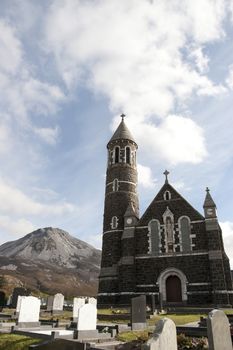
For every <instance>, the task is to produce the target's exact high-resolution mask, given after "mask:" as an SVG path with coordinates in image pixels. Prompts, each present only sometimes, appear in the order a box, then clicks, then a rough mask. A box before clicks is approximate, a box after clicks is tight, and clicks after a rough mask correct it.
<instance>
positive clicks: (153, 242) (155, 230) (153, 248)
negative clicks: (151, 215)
mask: <svg viewBox="0 0 233 350" xmlns="http://www.w3.org/2000/svg"><path fill="white" fill-rule="evenodd" d="M159 228H160V224H159V221H158V220H155V219H152V220H151V221H150V222H149V224H148V231H149V253H151V254H153V255H158V254H159V249H160V247H159V245H160V234H159Z"/></svg>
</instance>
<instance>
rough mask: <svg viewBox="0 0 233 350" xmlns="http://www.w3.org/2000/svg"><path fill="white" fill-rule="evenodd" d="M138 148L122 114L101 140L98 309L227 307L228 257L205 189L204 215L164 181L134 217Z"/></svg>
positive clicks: (232, 300)
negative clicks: (139, 299) (142, 301)
mask: <svg viewBox="0 0 233 350" xmlns="http://www.w3.org/2000/svg"><path fill="white" fill-rule="evenodd" d="M137 148H138V146H137V144H136V142H135V140H134V138H133V136H132V135H131V133H130V131H129V129H128V128H127V126H126V124H125V121H124V117H123V116H122V121H121V123H120V125H119V126H118V128H117V130H116V131H115V133H114V134H113V136H112V138H111V139H110V141H109V142H108V145H107V150H108V165H107V176H106V189H105V206H104V224H103V244H102V261H101V271H100V276H99V291H98V304H99V305H123V304H125V305H127V304H130V299H131V298H132V297H134V296H138V295H142V294H144V295H146V296H147V300H148V302H149V301H150V300H151V296H154V297H153V298H154V299H155V303H157V304H158V303H160V302H161V301H162V302H163V304H164V305H210V304H212V305H213V304H214V305H232V304H233V291H232V280H231V271H230V265H229V260H228V257H227V255H226V253H225V251H224V246H223V239H222V232H221V228H220V226H219V223H218V218H217V213H216V205H215V203H214V201H213V199H212V197H211V195H210V192H209V190H208V189H207V193H206V198H205V201H204V206H203V207H204V215H202V214H200V213H199V212H198V211H197V210H196V209H194V208H193V207H192V206H191V205H190V204H189V203H188V202H187V201H186V200H185V199H184V198H183V197H182V196H181V195H180V194H179V193H178V192H177V191H176V190H175V188H173V186H171V184H169V181H168V177H167V176H168V172H167V171H165V173H164V174H165V183H164V185H163V186H162V188H161V189H160V191H159V192H158V194H157V195H156V196H155V198H154V200H153V201H152V203H151V204H150V205H149V207H148V208H147V209H146V211H145V213H144V214H143V215H142V216H141V217H139V201H138V195H137V163H136V158H137Z"/></svg>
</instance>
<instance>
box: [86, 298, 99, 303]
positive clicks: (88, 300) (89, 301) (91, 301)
mask: <svg viewBox="0 0 233 350" xmlns="http://www.w3.org/2000/svg"><path fill="white" fill-rule="evenodd" d="M87 303H88V304H93V305H97V299H96V298H92V297H91V298H87Z"/></svg>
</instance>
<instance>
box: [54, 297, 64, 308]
mask: <svg viewBox="0 0 233 350" xmlns="http://www.w3.org/2000/svg"><path fill="white" fill-rule="evenodd" d="M63 304H64V295H63V294H61V293H57V294H55V295H54V299H53V310H57V311H62V310H63Z"/></svg>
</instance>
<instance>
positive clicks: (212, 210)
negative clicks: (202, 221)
mask: <svg viewBox="0 0 233 350" xmlns="http://www.w3.org/2000/svg"><path fill="white" fill-rule="evenodd" d="M203 208H204V213H205V218H206V219H212V218H217V207H216V204H215V203H214V200H213V198H212V197H211V195H210V190H209V188H208V187H207V188H206V197H205V201H204V205H203Z"/></svg>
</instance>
